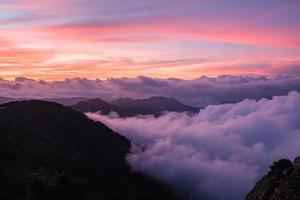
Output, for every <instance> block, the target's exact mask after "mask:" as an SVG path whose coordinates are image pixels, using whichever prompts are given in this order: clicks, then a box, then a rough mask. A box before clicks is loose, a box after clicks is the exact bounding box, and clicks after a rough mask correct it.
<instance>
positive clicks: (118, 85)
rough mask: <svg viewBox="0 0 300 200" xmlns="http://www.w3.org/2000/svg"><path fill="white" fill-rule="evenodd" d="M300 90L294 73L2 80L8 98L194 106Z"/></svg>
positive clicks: (1, 92)
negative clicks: (154, 99)
mask: <svg viewBox="0 0 300 200" xmlns="http://www.w3.org/2000/svg"><path fill="white" fill-rule="evenodd" d="M292 90H296V91H300V78H299V77H291V76H276V77H271V78H268V77H264V76H258V77H257V76H256V77H253V76H229V75H228V76H219V77H215V78H213V77H206V76H203V77H200V78H197V79H193V80H183V79H157V78H149V77H144V76H140V77H138V78H118V79H116V78H114V79H113V78H112V79H107V80H89V79H80V78H74V79H66V80H64V81H54V82H46V81H35V80H32V79H26V78H16V79H15V80H14V81H8V80H4V79H0V96H7V97H30V98H31V97H33V98H45V97H74V96H75V97H90V98H94V97H100V98H103V99H104V100H107V101H110V100H115V99H117V98H120V97H129V98H147V97H151V96H167V97H174V98H176V99H178V100H179V101H181V102H182V103H185V104H187V105H191V106H199V107H204V106H207V105H209V104H222V103H231V102H239V101H242V100H244V99H246V98H251V99H260V98H262V97H265V98H271V97H273V96H275V95H277V96H279V95H280V96H281V95H287V94H288V92H290V91H292Z"/></svg>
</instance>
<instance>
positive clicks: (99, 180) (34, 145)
mask: <svg viewBox="0 0 300 200" xmlns="http://www.w3.org/2000/svg"><path fill="white" fill-rule="evenodd" d="M129 148H130V142H129V141H128V140H127V139H125V138H124V137H122V136H120V135H118V134H117V133H115V132H113V131H112V130H111V129H109V128H108V127H106V126H105V125H103V124H101V123H99V122H94V121H91V120H89V119H88V118H87V117H86V116H85V115H83V114H81V113H79V112H76V111H74V110H73V109H70V108H66V107H64V106H62V105H59V104H56V103H50V102H43V101H20V102H12V103H7V104H4V105H1V106H0V157H1V159H0V188H1V192H0V199H1V200H25V199H26V200H96V199H97V200H98V199H99V200H113V199H114V200H118V199H122V200H126V199H128V200H129V199H141V200H143V199H147V200H148V199H149V200H151V199H174V197H173V196H172V194H171V193H170V192H169V191H168V190H167V189H166V188H165V187H164V186H162V185H161V184H159V183H158V182H156V181H155V180H152V179H150V178H148V177H146V176H143V175H141V174H138V173H132V172H131V170H130V168H129V167H128V165H127V164H126V161H125V156H126V154H127V153H128V151H129Z"/></svg>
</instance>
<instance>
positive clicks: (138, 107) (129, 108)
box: [71, 97, 199, 117]
mask: <svg viewBox="0 0 300 200" xmlns="http://www.w3.org/2000/svg"><path fill="white" fill-rule="evenodd" d="M71 108H73V109H74V110H77V111H79V112H97V111H99V112H100V113H102V114H104V115H106V114H109V113H110V112H111V111H114V112H116V113H118V114H119V115H120V116H121V117H130V116H135V115H148V114H153V115H156V116H158V115H160V114H162V112H163V111H174V112H198V111H199V108H195V107H191V106H186V105H184V104H182V103H180V102H178V101H177V100H176V99H173V98H167V97H151V98H148V99H137V100H133V99H129V98H122V99H117V100H115V101H112V102H110V103H108V102H105V101H103V100H102V99H99V98H98V99H92V100H88V101H83V102H80V103H78V104H75V105H73V106H71Z"/></svg>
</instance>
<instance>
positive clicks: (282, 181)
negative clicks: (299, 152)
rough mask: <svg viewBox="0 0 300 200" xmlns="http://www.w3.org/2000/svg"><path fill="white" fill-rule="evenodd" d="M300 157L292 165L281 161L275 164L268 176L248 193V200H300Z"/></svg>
mask: <svg viewBox="0 0 300 200" xmlns="http://www.w3.org/2000/svg"><path fill="white" fill-rule="evenodd" d="M299 199H300V156H299V157H297V158H296V159H295V160H294V163H292V162H291V161H290V160H288V159H281V160H279V161H276V162H274V163H273V165H272V166H271V167H270V171H269V172H268V174H267V175H265V176H264V177H263V178H261V180H260V181H258V182H257V183H256V185H255V187H254V188H253V189H252V190H251V191H250V192H249V193H248V195H247V197H246V200H299Z"/></svg>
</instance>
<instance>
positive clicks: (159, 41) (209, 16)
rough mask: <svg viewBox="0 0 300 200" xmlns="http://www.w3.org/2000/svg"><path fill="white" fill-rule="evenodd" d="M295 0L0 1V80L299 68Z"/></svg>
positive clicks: (297, 71)
mask: <svg viewBox="0 0 300 200" xmlns="http://www.w3.org/2000/svg"><path fill="white" fill-rule="evenodd" d="M299 19H300V1H299V0H272V1H271V0H251V1H249V0H152V1H146V0H109V1H105V0H51V1H42V0H0V77H1V78H4V79H14V78H16V77H27V78H33V79H43V80H49V81H54V80H63V79H65V78H74V77H81V78H82V77H85V78H89V79H96V78H99V79H106V78H110V77H114V78H121V77H137V76H148V77H155V78H170V77H178V78H183V79H193V78H197V77H200V76H202V75H208V76H217V75H221V74H235V75H239V74H247V75H267V76H269V75H274V74H283V75H285V74H288V75H291V74H292V75H296V76H298V75H300V68H299V67H300V37H299V35H300V20H299Z"/></svg>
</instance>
